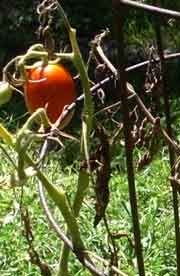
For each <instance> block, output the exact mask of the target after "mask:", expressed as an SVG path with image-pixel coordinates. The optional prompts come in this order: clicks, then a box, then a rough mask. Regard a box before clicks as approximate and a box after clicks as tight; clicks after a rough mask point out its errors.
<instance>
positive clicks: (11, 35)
mask: <svg viewBox="0 0 180 276" xmlns="http://www.w3.org/2000/svg"><path fill="white" fill-rule="evenodd" d="M142 2H145V3H149V4H153V3H154V2H155V1H150V0H149V1H148V0H147V1H142ZM162 2H163V5H164V7H166V8H171V9H174V10H175V9H176V10H180V2H179V1H176V0H166V1H162ZM37 3H38V1H36V0H33V1H32V0H26V1H24V0H18V1H14V0H9V1H8V5H7V1H5V0H1V2H0V25H1V28H0V53H1V55H0V68H2V66H3V65H5V64H6V62H7V61H8V60H9V59H10V58H11V57H12V56H15V55H17V54H20V53H21V52H24V51H25V50H26V49H27V47H29V46H30V45H31V44H33V43H34V42H37V34H36V31H37V28H38V18H37V14H36V9H35V8H36V5H37ZM63 6H64V8H65V11H66V12H67V14H68V16H69V18H70V21H71V22H72V25H74V26H75V27H76V28H77V31H78V38H79V41H80V45H81V47H82V49H83V51H84V52H85V53H86V51H85V50H87V46H88V43H89V40H90V39H92V38H93V37H94V35H95V34H96V33H98V32H99V31H100V30H101V29H104V28H106V27H109V28H110V29H113V27H112V10H111V1H109V0H103V1H102V0H96V1H89V0H67V1H65V0H64V5H63ZM9 7H11V8H9ZM153 20H154V19H153V18H150V17H147V16H145V15H144V14H142V13H137V12H130V17H129V20H128V21H127V24H128V32H127V34H126V37H127V42H128V45H130V46H131V47H129V48H128V49H127V55H128V56H132V59H127V62H128V64H133V63H135V61H137V53H138V51H139V49H145V48H146V47H148V44H149V43H151V42H153V41H154V39H153V29H152V26H151V24H150V23H153ZM165 26H166V33H165V46H166V48H169V49H170V50H172V49H173V50H175V51H178V50H179V49H180V33H179V32H180V31H179V30H180V28H179V27H178V25H177V24H175V23H174V22H170V23H169V22H165ZM59 39H62V38H61V34H59ZM133 53H134V54H133ZM130 54H131V55H130ZM138 58H139V59H141V58H143V55H142V52H141V50H140V55H139V56H138ZM169 68H170V69H169V76H170V80H171V83H170V87H172V88H173V90H172V93H174V92H175V90H176V92H179V90H180V89H179V85H180V84H179V81H178V80H179V71H178V70H179V69H178V68H179V63H178V62H175V63H173V64H170V67H169ZM177 69H178V70H177ZM138 77H139V75H138V76H137V78H136V82H137V80H138ZM172 104H173V109H174V111H178V110H179V109H178V106H179V101H178V99H176V100H175V101H174V99H173V103H172ZM25 112H26V111H25V108H24V104H23V102H22V100H21V98H20V97H18V96H17V97H16V98H14V99H13V101H12V102H11V103H10V104H9V105H8V106H7V107H6V108H5V109H3V110H2V111H1V112H0V120H1V121H3V122H5V124H6V125H7V127H8V128H13V129H16V128H18V126H19V122H20V119H22V118H23V116H24V113H25ZM179 125H180V120H179V118H177V119H176V121H175V122H174V128H175V129H176V133H178V132H179V130H180V127H179ZM72 149H73V150H72ZM75 149H76V147H75V146H74V145H73V144H71V143H70V144H68V150H62V151H60V152H58V154H57V153H56V152H55V153H54V154H52V155H51V159H50V160H49V162H48V167H47V169H48V170H47V171H46V173H47V174H48V175H49V177H50V178H51V179H52V180H53V181H55V182H60V183H61V184H62V185H66V188H67V191H68V194H69V196H71V195H72V192H73V188H74V185H75V181H76V180H77V163H76V162H73V161H74V160H75V159H76V150H75ZM72 153H73V154H72ZM138 156H141V152H137V157H138ZM0 172H1V179H0V188H2V189H1V191H0V226H1V230H0V274H1V275H2V276H13V275H17V276H25V275H28V276H30V275H32V276H38V275H39V270H38V269H37V268H36V267H35V266H33V265H32V264H31V263H30V262H29V255H28V253H27V243H26V241H25V239H24V238H23V236H22V225H21V220H20V218H19V216H18V212H17V213H16V211H18V204H17V201H16V199H14V196H13V193H12V191H11V190H9V187H8V181H7V179H6V178H4V177H5V176H6V173H7V172H9V173H10V169H9V164H8V163H7V162H6V161H5V160H4V159H3V161H1V162H0ZM168 175H169V165H168V155H167V147H165V146H164V145H162V147H161V150H160V153H159V154H158V155H157V156H156V157H155V159H154V161H153V162H152V164H151V166H149V167H148V168H146V169H145V170H143V171H140V172H138V175H137V182H138V196H139V206H140V221H141V225H142V236H143V239H142V243H143V247H144V251H145V265H146V269H147V271H148V274H147V275H148V276H151V275H152V276H159V275H161V276H175V258H174V255H175V249H174V248H175V244H174V224H173V211H172V198H171V189H170V187H169V182H168ZM110 190H111V195H112V197H111V201H110V204H109V207H108V210H107V214H108V217H109V219H110V221H111V225H112V228H113V231H116V230H117V231H122V232H124V231H125V232H126V233H127V234H128V235H129V237H130V238H132V236H133V235H132V224H131V214H130V206H129V203H128V191H127V182H126V175H125V162H124V151H123V146H122V145H119V146H118V147H117V148H116V151H115V155H114V159H113V163H112V177H111V181H110ZM17 192H18V191H17ZM32 203H33V208H31V209H30V212H31V216H32V226H33V230H34V233H35V245H36V248H37V249H38V250H39V253H40V255H41V257H42V259H43V260H45V261H47V262H48V263H50V264H51V266H52V268H55V266H56V264H57V263H58V257H59V251H58V250H57V248H59V247H60V246H61V244H60V242H59V241H57V239H56V236H55V234H54V233H53V231H52V230H51V229H50V227H49V225H48V224H47V222H46V219H45V217H44V215H43V212H42V210H41V208H40V203H39V201H38V200H37V191H36V183H32V182H31V181H30V182H29V183H28V185H27V187H26V188H25V204H26V205H27V206H28V205H29V206H30V205H32ZM55 214H56V215H57V210H55ZM93 216H94V198H93V191H91V193H90V194H89V195H88V197H87V199H86V201H85V203H84V209H83V212H82V214H81V218H80V219H81V220H82V229H81V230H82V233H83V235H84V236H85V237H86V245H87V247H89V248H91V249H92V250H95V251H96V253H97V255H98V254H99V255H101V254H102V252H103V257H104V258H108V248H106V240H107V236H106V235H105V229H104V226H103V224H102V225H101V224H100V225H99V226H98V228H97V229H94V228H92V224H93V219H92V218H93ZM59 219H60V221H61V218H59ZM118 247H119V256H120V257H119V258H120V261H121V269H122V270H123V271H125V272H126V273H127V274H128V275H130V276H131V275H132V276H134V275H136V274H135V271H136V265H135V256H134V251H133V250H132V248H131V247H130V246H129V243H128V241H127V240H126V238H123V239H120V240H119V241H118ZM71 271H72V275H74V276H78V275H82V276H86V275H89V274H88V273H87V272H85V270H83V269H82V268H81V266H79V264H78V263H77V262H76V261H74V259H73V258H72V262H71Z"/></svg>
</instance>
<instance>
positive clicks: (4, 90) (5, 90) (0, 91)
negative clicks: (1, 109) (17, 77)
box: [0, 81, 12, 106]
mask: <svg viewBox="0 0 180 276" xmlns="http://www.w3.org/2000/svg"><path fill="white" fill-rule="evenodd" d="M11 97H12V88H11V86H10V84H9V83H8V82H5V81H1V82H0V106H1V105H3V104H6V103H8V102H9V101H10V99H11Z"/></svg>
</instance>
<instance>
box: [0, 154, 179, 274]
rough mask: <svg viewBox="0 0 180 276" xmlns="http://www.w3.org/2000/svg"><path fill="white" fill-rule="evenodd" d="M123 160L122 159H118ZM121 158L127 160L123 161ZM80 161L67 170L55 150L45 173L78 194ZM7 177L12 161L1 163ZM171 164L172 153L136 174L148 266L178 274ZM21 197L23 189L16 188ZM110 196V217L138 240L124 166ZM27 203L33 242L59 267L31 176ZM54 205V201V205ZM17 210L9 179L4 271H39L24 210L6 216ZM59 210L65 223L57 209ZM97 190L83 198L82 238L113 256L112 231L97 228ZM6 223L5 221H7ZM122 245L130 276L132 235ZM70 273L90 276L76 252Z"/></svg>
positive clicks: (2, 208)
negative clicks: (28, 239) (30, 248)
mask: <svg viewBox="0 0 180 276" xmlns="http://www.w3.org/2000/svg"><path fill="white" fill-rule="evenodd" d="M119 162H121V160H119ZM122 162H124V161H123V160H122ZM76 167H77V165H76V166H75V167H74V166H68V167H67V168H63V170H61V167H60V166H59V157H58V154H57V153H54V154H51V158H50V160H49V161H48V166H47V168H46V174H47V175H48V176H49V178H50V179H51V180H52V181H53V183H57V185H62V186H63V187H64V188H65V189H66V191H67V194H68V196H69V198H72V197H73V194H74V191H75V189H76V181H77V171H76ZM0 171H1V175H2V177H3V176H5V175H6V172H9V173H10V169H9V164H8V163H7V162H6V161H5V159H2V161H1V164H0ZM168 175H169V166H168V160H167V156H166V155H165V154H164V153H162V155H159V156H158V157H156V159H155V160H154V161H153V163H152V164H151V165H150V166H149V167H146V168H145V169H144V170H142V171H141V172H138V174H137V178H136V187H137V193H138V206H139V217H140V224H141V230H142V244H143V249H144V258H145V267H146V270H147V272H148V273H147V275H153V276H154V275H175V265H176V264H175V241H174V240H175V237H174V220H173V210H172V195H171V189H170V184H169V182H168ZM15 191H16V197H18V195H19V188H16V189H15ZM110 191H111V197H110V202H109V205H108V209H107V218H108V220H109V223H110V227H111V229H112V231H113V232H115V233H119V232H125V233H127V234H128V235H129V237H130V238H131V239H133V233H132V223H131V211H130V205H129V201H128V198H129V197H128V185H127V179H126V175H125V173H124V170H120V171H117V169H116V170H115V169H114V170H113V172H112V177H111V181H110ZM24 193H25V196H24V202H25V205H26V206H28V209H29V212H30V215H31V220H32V227H33V232H34V236H35V241H34V245H35V248H36V249H37V250H38V252H39V254H40V256H41V258H42V260H44V261H46V262H47V263H48V264H50V265H51V267H52V269H55V268H56V267H57V265H58V258H59V252H60V247H61V242H60V241H59V240H58V239H57V237H56V235H55V233H54V232H53V230H52V229H51V228H50V226H49V225H48V223H47V221H46V218H45V216H44V213H43V211H42V209H41V207H40V203H39V199H38V195H37V191H36V182H35V181H34V180H30V181H29V183H28V184H27V186H26V187H25V189H24ZM50 204H51V205H52V203H50ZM16 208H17V200H16V198H15V196H14V192H13V190H12V189H10V188H9V185H8V182H6V181H5V182H4V183H3V184H1V191H0V223H1V230H0V272H1V275H2V276H7V275H18V276H20V275H22V276H23V275H33V276H36V275H40V272H39V270H38V268H37V267H36V266H35V265H32V264H31V263H30V261H29V256H28V253H27V243H26V240H25V238H24V237H23V235H22V231H23V227H22V224H21V220H20V215H19V212H18V213H17V215H16V217H15V218H14V219H13V220H12V221H9V222H8V221H7V219H6V220H5V218H7V215H9V214H13V212H14V209H16ZM54 214H55V215H56V217H57V218H58V219H59V221H60V222H61V225H62V224H63V220H62V218H61V216H59V212H58V210H56V209H54ZM94 215H95V211H94V193H93V189H92V187H91V192H90V193H89V194H88V196H87V197H86V200H85V201H84V204H83V208H82V211H81V214H80V218H79V222H80V228H81V233H82V237H83V239H84V241H85V244H86V246H87V248H88V249H89V250H91V251H94V252H95V253H96V254H97V255H99V256H102V257H103V258H107V259H108V257H109V249H108V247H107V234H106V231H105V227H104V225H103V222H101V223H100V224H99V225H98V227H97V228H96V229H94V228H93V219H94ZM4 222H6V223H4ZM116 243H117V246H118V248H119V253H118V254H119V260H120V268H121V269H122V271H124V272H126V273H127V274H128V275H137V270H136V268H135V267H136V261H135V255H134V250H133V249H132V247H131V246H130V244H129V242H128V240H127V238H125V237H122V238H120V239H119V240H116ZM70 271H71V275H84V276H85V275H89V272H87V271H86V270H84V269H83V268H82V267H81V265H80V264H79V262H77V261H76V260H75V259H74V257H73V256H71V262H70Z"/></svg>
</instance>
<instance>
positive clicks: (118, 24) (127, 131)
mask: <svg viewBox="0 0 180 276" xmlns="http://www.w3.org/2000/svg"><path fill="white" fill-rule="evenodd" d="M112 3H113V4H114V1H112ZM113 8H114V18H115V22H114V23H115V36H116V40H117V43H118V68H117V69H118V72H119V74H118V80H117V92H120V94H119V96H120V99H121V101H122V110H123V123H124V137H125V152H126V164H127V177H128V185H129V196H130V204H131V213H132V221H133V231H134V241H135V253H136V256H137V265H138V270H139V275H140V276H145V269H144V260H143V252H142V245H141V234H140V225H139V218H138V207H137V197H136V187H135V177H134V167H133V145H132V141H131V127H130V118H129V110H128V102H127V92H126V73H125V62H124V36H123V23H124V20H123V17H124V13H125V10H124V7H123V6H122V7H121V9H119V12H118V13H117V12H116V7H115V6H114V5H113Z"/></svg>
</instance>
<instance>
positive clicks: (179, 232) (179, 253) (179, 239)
mask: <svg viewBox="0 0 180 276" xmlns="http://www.w3.org/2000/svg"><path fill="white" fill-rule="evenodd" d="M155 22H156V23H155V32H156V41H157V47H158V53H159V58H160V63H161V74H162V92H163V97H164V110H165V117H166V126H167V133H168V135H169V137H170V138H173V137H172V128H171V118H170V104H169V97H168V89H167V88H168V83H167V79H166V68H165V66H166V65H165V58H164V54H163V46H162V34H161V24H160V20H157V18H156V20H155ZM168 149H169V159H170V167H171V177H173V175H174V172H173V170H174V169H173V168H174V162H175V153H174V150H173V148H172V146H171V145H170V144H169V145H168ZM170 181H171V186H172V197H173V209H174V221H175V234H176V263H177V276H180V228H179V208H178V205H179V204H178V191H177V189H176V186H175V185H174V181H173V180H170Z"/></svg>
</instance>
